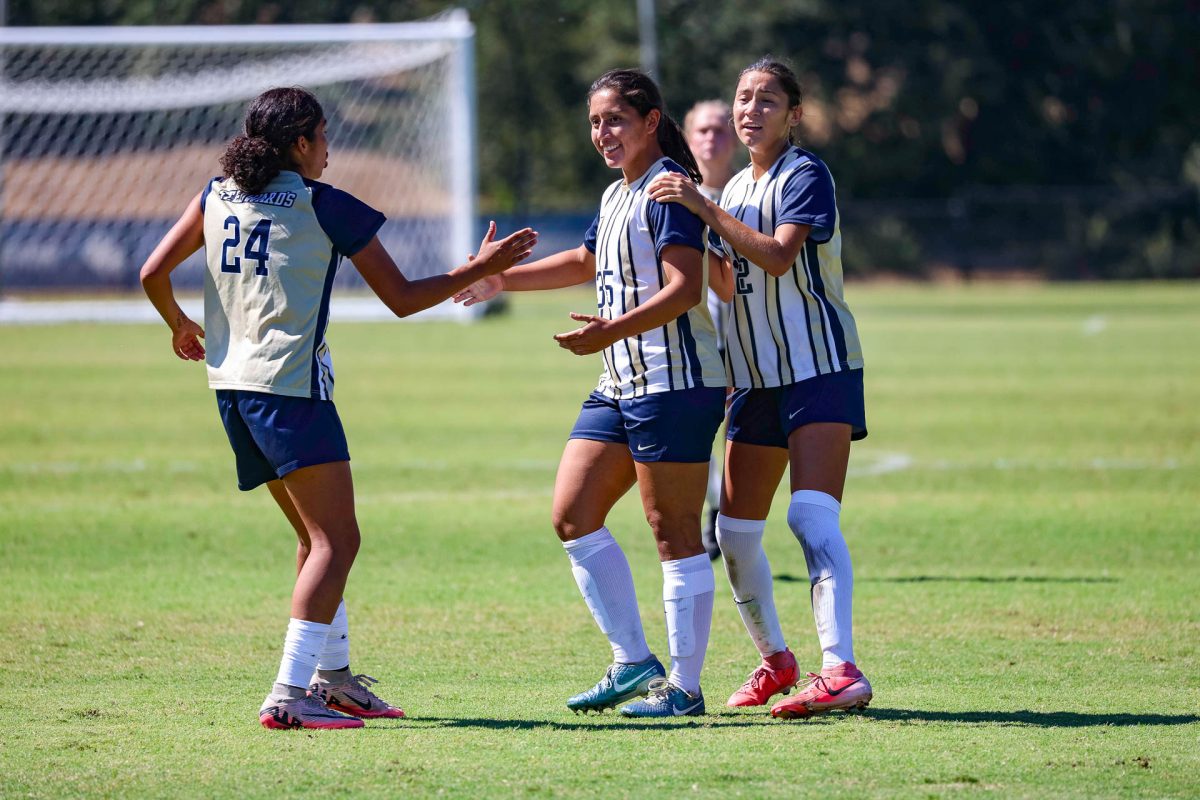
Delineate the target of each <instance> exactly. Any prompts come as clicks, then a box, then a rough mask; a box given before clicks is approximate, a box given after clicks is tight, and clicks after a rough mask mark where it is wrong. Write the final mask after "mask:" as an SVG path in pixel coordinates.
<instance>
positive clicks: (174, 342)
mask: <svg viewBox="0 0 1200 800" xmlns="http://www.w3.org/2000/svg"><path fill="white" fill-rule="evenodd" d="M203 338H204V329H203V328H201V327H200V326H199V325H197V324H196V323H194V322H192V321H191V320H190V319H188V318H187V317H183V319H182V320H181V321H180V322H179V324H178V325H176V326H175V330H173V331H171V347H172V348H174V350H175V355H177V356H179V357H180V358H182V359H183V360H184V361H203V360H204V345H202V344H200V340H201V339H203Z"/></svg>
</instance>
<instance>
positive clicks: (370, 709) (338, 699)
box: [309, 675, 404, 719]
mask: <svg viewBox="0 0 1200 800" xmlns="http://www.w3.org/2000/svg"><path fill="white" fill-rule="evenodd" d="M376 683H378V681H377V680H375V679H374V678H372V677H371V676H370V675H354V676H352V677H351V678H350V680H348V681H346V682H345V683H314V684H313V685H312V686H310V687H309V694H310V695H314V696H315V695H317V694H318V693H320V694H321V695H322V696H323V697H324V698H325V705H327V706H328V707H329V708H331V709H333V710H334V711H340V712H342V713H343V714H350V715H352V716H355V717H361V718H363V719H396V718H398V717H403V716H404V710H403V709H401V708H397V707H396V706H393V705H391V704H389V703H387V702H386V701H384V700H383V699H381V698H380V697H379V695H377V694H375V693H374V692H372V691H371V689H370V687H371V686H372V685H373V684H376Z"/></svg>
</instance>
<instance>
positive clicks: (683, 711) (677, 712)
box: [671, 700, 700, 717]
mask: <svg viewBox="0 0 1200 800" xmlns="http://www.w3.org/2000/svg"><path fill="white" fill-rule="evenodd" d="M699 707H700V701H699V700H697V701H696V702H695V703H692V704H691V705H690V706H688V707H687V708H684V709H678V708H673V709H671V710H672V711H674V712H675V716H677V717H683V716H687V715H688V714H690V713H691V712H693V711H695V710H696V709H697V708H699Z"/></svg>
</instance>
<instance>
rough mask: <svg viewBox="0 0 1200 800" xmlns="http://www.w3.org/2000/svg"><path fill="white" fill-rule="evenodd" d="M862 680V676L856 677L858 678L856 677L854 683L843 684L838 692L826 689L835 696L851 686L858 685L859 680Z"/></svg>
mask: <svg viewBox="0 0 1200 800" xmlns="http://www.w3.org/2000/svg"><path fill="white" fill-rule="evenodd" d="M861 680H862V678H856V679H855V681H854V683H847V684H846V685H845V686H843V687H842V688H840V689H838V690H837V691H836V692H835V691H834V690H833V689H826V690H825V691H826V692H828V693H829V694H831V695H832V696H834V697H837V696H838V695H839V694H841V693H842V692H844V691H846V690H847V689H849V688H850V687H851V686H856V685H857V684H858V682H859V681H861Z"/></svg>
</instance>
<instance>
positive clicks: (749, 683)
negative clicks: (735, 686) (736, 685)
mask: <svg viewBox="0 0 1200 800" xmlns="http://www.w3.org/2000/svg"><path fill="white" fill-rule="evenodd" d="M768 672H770V670H769V669H767V668H766V667H758V668H756V669H755V670H754V672H751V673H750V677H749V678H747V679H746V682H745V683H743V684H742V690H743V691H745V690H746V689H755V690H757V689H758V688H759V687H760V685H761V684H762V680H763V678H765V677H767V673H768Z"/></svg>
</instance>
